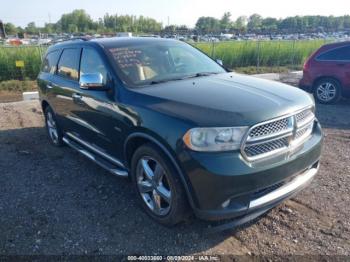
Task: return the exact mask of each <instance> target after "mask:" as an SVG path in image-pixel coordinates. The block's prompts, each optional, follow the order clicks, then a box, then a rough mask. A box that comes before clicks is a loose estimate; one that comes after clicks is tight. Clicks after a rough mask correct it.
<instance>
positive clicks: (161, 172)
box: [136, 156, 172, 216]
mask: <svg viewBox="0 0 350 262" xmlns="http://www.w3.org/2000/svg"><path fill="white" fill-rule="evenodd" d="M167 176H168V174H167V173H166V171H165V169H164V168H163V167H162V165H161V164H160V163H159V162H158V161H156V160H155V159H153V158H151V157H148V156H147V157H146V156H145V157H142V158H141V159H140V160H139V161H138V163H137V169H136V179H137V187H138V190H139V193H140V195H141V197H142V199H143V201H144V202H145V204H146V206H147V207H148V208H149V209H150V210H151V211H152V212H153V213H154V214H155V215H157V216H166V215H167V214H168V213H169V211H170V209H171V197H172V194H171V190H170V185H169V179H168V178H167Z"/></svg>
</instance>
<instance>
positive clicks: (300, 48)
mask: <svg viewBox="0 0 350 262" xmlns="http://www.w3.org/2000/svg"><path fill="white" fill-rule="evenodd" d="M325 43H326V42H325V41H324V40H302V41H285V40H284V41H230V42H218V43H196V44H194V46H196V47H197V48H199V49H200V50H202V51H203V52H205V53H206V54H208V55H209V56H211V57H213V58H214V59H221V60H222V61H223V63H224V65H225V66H226V67H227V68H231V69H236V68H242V67H252V66H255V67H262V68H264V67H265V69H266V68H267V67H290V68H301V67H302V65H303V63H304V62H305V60H306V58H307V57H309V56H310V55H311V53H312V52H314V51H316V50H317V49H318V48H319V47H320V46H322V45H324V44H325Z"/></svg>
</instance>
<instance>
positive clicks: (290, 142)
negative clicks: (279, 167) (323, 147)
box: [241, 109, 315, 161]
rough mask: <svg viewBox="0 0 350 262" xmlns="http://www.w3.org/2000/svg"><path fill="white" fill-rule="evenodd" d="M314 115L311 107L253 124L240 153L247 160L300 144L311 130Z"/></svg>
mask: <svg viewBox="0 0 350 262" xmlns="http://www.w3.org/2000/svg"><path fill="white" fill-rule="evenodd" d="M314 119H315V115H314V113H313V111H312V110H311V109H305V110H303V111H299V112H296V113H295V114H291V115H289V116H286V117H283V118H278V119H276V120H270V121H267V122H264V123H261V124H257V125H255V126H253V127H252V128H251V129H250V131H249V132H248V135H247V137H246V140H245V142H244V143H243V145H242V151H241V152H242V155H243V156H244V157H245V158H246V159H247V160H249V161H255V160H259V159H263V158H265V157H267V156H271V155H274V154H278V153H280V152H282V151H283V152H286V151H288V149H289V148H290V147H292V146H295V145H297V144H301V143H302V142H303V141H305V140H306V138H308V137H309V136H310V135H311V134H312V130H313V124H314Z"/></svg>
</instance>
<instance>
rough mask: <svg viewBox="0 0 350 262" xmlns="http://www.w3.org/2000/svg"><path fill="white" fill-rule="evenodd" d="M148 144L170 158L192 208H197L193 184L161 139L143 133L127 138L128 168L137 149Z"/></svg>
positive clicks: (135, 133)
mask: <svg viewBox="0 0 350 262" xmlns="http://www.w3.org/2000/svg"><path fill="white" fill-rule="evenodd" d="M147 143H151V144H153V145H155V146H156V147H157V148H159V149H160V150H161V151H162V152H163V153H164V154H165V155H166V156H167V157H168V159H169V160H170V162H171V163H172V164H173V166H174V168H175V170H176V171H177V173H178V174H179V176H180V179H181V182H182V184H183V186H184V188H185V191H186V195H187V199H188V202H189V204H190V205H191V207H192V208H196V205H195V203H196V200H195V197H194V196H193V193H192V192H193V189H192V186H191V183H190V182H189V181H188V179H187V178H186V176H185V175H184V172H183V171H182V169H181V167H180V166H179V164H178V162H177V160H176V158H175V156H174V153H172V152H171V150H170V149H168V147H167V146H166V145H164V144H163V143H164V142H160V141H159V139H157V138H156V137H154V136H152V135H150V134H148V133H146V132H142V131H137V132H134V133H132V134H130V135H129V136H128V137H127V139H126V140H125V143H124V159H125V164H126V165H127V167H128V168H129V169H130V162H131V158H132V156H133V153H134V152H135V151H136V149H137V148H139V147H140V146H142V145H144V144H147Z"/></svg>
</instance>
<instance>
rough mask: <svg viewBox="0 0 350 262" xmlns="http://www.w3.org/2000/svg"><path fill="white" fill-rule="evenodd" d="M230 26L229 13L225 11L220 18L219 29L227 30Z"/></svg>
mask: <svg viewBox="0 0 350 262" xmlns="http://www.w3.org/2000/svg"><path fill="white" fill-rule="evenodd" d="M231 28H232V21H231V13H230V12H225V13H224V15H223V16H222V18H221V20H220V29H221V30H223V31H226V32H227V31H229V30H230V29H231Z"/></svg>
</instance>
